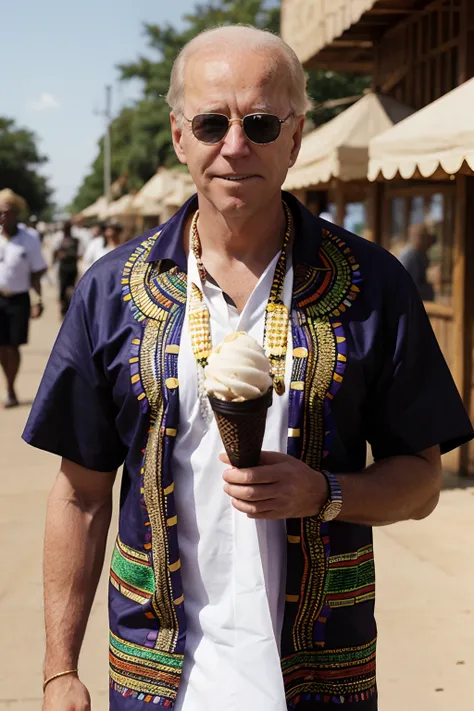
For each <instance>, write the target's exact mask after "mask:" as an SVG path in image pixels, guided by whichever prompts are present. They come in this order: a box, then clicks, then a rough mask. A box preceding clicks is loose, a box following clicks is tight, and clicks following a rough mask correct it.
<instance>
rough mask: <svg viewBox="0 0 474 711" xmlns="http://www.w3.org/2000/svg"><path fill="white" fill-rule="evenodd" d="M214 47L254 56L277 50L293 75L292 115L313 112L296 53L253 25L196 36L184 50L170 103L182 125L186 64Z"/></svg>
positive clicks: (176, 68)
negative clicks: (212, 45) (245, 52)
mask: <svg viewBox="0 0 474 711" xmlns="http://www.w3.org/2000/svg"><path fill="white" fill-rule="evenodd" d="M212 43H215V44H220V45H222V47H223V48H225V49H226V50H227V51H229V49H230V48H232V49H246V50H248V51H251V52H252V51H253V52H259V51H270V52H271V51H272V50H277V52H275V54H276V55H277V56H278V55H279V58H280V59H281V58H282V57H283V58H284V61H285V63H286V66H287V69H288V73H289V77H288V79H289V81H288V98H289V101H290V108H291V111H292V112H293V113H294V114H295V115H296V116H304V115H305V114H306V112H307V111H309V110H310V109H311V107H312V102H311V99H310V98H309V96H308V94H307V91H306V83H307V76H306V73H305V71H304V69H303V66H302V64H301V62H300V60H299V59H298V57H297V56H296V54H295V52H294V51H293V50H292V49H291V47H290V46H289V45H288V44H287V43H286V42H284V41H283V40H282V39H281V38H280V37H278V35H275V34H273V33H272V32H270V31H269V30H259V29H257V28H256V27H253V26H252V25H224V26H221V27H214V28H213V29H210V30H204V31H203V32H201V33H200V34H198V35H196V37H194V38H193V39H192V40H190V41H189V42H188V43H187V44H186V45H185V46H184V47H183V49H182V50H181V52H180V53H179V54H178V56H177V57H176V59H175V61H174V64H173V68H172V70H171V77H170V86H169V90H168V94H167V96H166V101H167V103H168V105H169V106H170V108H171V110H172V112H173V113H174V115H175V117H176V119H177V120H178V121H181V119H182V117H183V113H184V74H185V71H186V64H187V62H188V61H189V59H190V57H191V55H193V54H195V53H196V52H197V51H199V50H200V49H202V48H204V47H207V46H209V45H211V44H212ZM275 54H274V55H273V56H275Z"/></svg>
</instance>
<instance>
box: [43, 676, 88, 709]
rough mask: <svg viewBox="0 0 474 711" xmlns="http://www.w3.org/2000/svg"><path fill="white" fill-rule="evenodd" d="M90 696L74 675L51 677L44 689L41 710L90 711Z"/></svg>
mask: <svg viewBox="0 0 474 711" xmlns="http://www.w3.org/2000/svg"><path fill="white" fill-rule="evenodd" d="M90 709H91V697H90V696H89V692H88V691H87V689H86V687H85V686H84V684H83V683H82V682H81V681H79V679H78V678H77V677H75V676H63V677H59V678H58V679H53V680H52V681H51V682H50V683H49V684H48V686H47V687H46V689H45V692H44V700H43V711H90Z"/></svg>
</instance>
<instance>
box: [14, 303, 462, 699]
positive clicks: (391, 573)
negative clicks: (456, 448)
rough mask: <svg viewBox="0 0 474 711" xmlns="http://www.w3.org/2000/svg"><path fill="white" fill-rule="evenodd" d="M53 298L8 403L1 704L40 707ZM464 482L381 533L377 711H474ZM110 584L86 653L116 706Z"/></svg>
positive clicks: (95, 687) (102, 591) (85, 673)
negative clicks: (37, 430)
mask: <svg viewBox="0 0 474 711" xmlns="http://www.w3.org/2000/svg"><path fill="white" fill-rule="evenodd" d="M46 296H47V298H46V302H47V310H46V312H45V314H44V316H43V318H42V319H41V320H40V321H38V322H35V323H33V324H32V329H31V338H30V345H29V346H27V347H25V348H24V349H23V363H22V370H21V377H20V380H19V388H18V391H19V395H20V398H21V399H22V402H23V403H24V404H23V405H22V407H19V408H17V409H15V410H9V411H4V410H0V433H1V434H0V436H1V447H0V538H1V541H2V546H1V549H0V551H1V560H0V569H1V571H2V575H1V578H0V628H1V630H2V639H3V643H2V645H1V647H0V711H4V710H6V709H12V711H20V710H21V711H38V710H39V709H40V708H41V696H42V694H41V682H42V671H41V665H42V657H43V643H44V642H43V640H44V635H43V619H42V610H41V608H42V587H41V556H42V535H43V526H44V511H45V504H46V499H47V494H48V490H49V488H50V486H51V484H52V482H53V479H54V476H55V472H56V470H57V467H58V459H57V458H56V457H54V456H51V455H48V454H45V453H43V452H39V451H37V450H34V449H33V448H31V447H28V446H27V445H26V444H24V443H23V442H22V441H21V440H20V434H21V431H22V428H23V426H24V423H25V420H26V417H27V415H28V410H29V404H30V403H31V400H32V398H33V397H34V395H35V392H36V389H37V387H38V383H39V380H40V377H41V373H42V371H43V369H44V366H45V363H46V359H47V357H48V353H49V351H50V349H51V345H52V343H53V341H54V338H55V334H56V331H57V328H58V325H59V322H58V316H57V308H56V304H55V303H54V293H53V292H52V291H51V289H47V295H46ZM461 484H462V482H456V481H455V480H453V481H451V482H450V487H451V488H449V489H447V490H445V491H443V494H442V497H441V502H440V505H439V507H438V509H437V510H436V512H435V513H434V514H433V515H432V516H431V517H430V518H429V519H427V520H426V521H422V522H408V523H403V524H396V525H394V526H387V527H386V528H381V529H378V530H377V531H376V535H375V546H376V567H377V585H378V588H377V600H378V604H377V610H378V615H377V619H378V626H379V659H378V679H379V689H380V711H473V710H474V555H473V553H472V550H471V548H472V546H473V541H474V516H473V513H474V498H473V495H474V481H473V486H472V488H469V487H463V486H461ZM115 526H116V523H115V520H114V522H113V524H112V528H113V529H114V528H115ZM111 538H112V536H111ZM469 551H471V552H469ZM109 557H110V546H109V553H108V559H109ZM106 589H107V576H106V575H103V577H102V580H101V583H100V588H99V591H98V594H97V597H96V600H95V603H94V607H93V611H92V615H91V619H90V623H89V627H88V630H87V634H86V639H85V643H84V647H83V652H82V656H81V661H80V670H81V677H82V679H83V681H84V682H85V683H86V685H87V686H88V687H89V689H90V691H91V695H92V709H93V711H106V709H107V698H108V687H107V607H106ZM223 711H225V710H224V709H223Z"/></svg>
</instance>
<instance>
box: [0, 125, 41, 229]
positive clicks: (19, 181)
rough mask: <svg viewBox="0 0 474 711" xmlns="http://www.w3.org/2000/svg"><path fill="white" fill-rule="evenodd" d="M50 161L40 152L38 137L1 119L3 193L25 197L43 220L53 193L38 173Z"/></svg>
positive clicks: (0, 181) (0, 170) (0, 146)
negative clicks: (7, 192)
mask: <svg viewBox="0 0 474 711" xmlns="http://www.w3.org/2000/svg"><path fill="white" fill-rule="evenodd" d="M46 160H47V159H46V158H45V157H44V156H42V155H40V153H39V152H38V147H37V145H36V136H35V134H34V133H32V132H31V131H28V130H27V129H24V128H19V127H18V126H16V125H15V122H14V121H13V120H12V119H9V118H5V117H1V116H0V166H1V169H0V190H1V189H3V188H10V189H11V190H13V191H14V192H15V193H17V194H18V195H21V196H22V197H23V198H24V199H25V200H26V202H27V203H28V206H29V208H30V212H31V213H34V214H36V215H38V216H39V217H43V216H44V214H45V212H46V211H47V210H48V208H49V207H50V197H51V190H50V189H49V187H48V184H47V181H46V178H45V177H44V176H42V175H39V173H38V172H37V168H38V167H39V166H40V165H43V164H44V163H45V162H46Z"/></svg>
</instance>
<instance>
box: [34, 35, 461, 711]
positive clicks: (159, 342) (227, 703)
mask: <svg viewBox="0 0 474 711" xmlns="http://www.w3.org/2000/svg"><path fill="white" fill-rule="evenodd" d="M168 103H169V104H170V107H171V128H172V136H173V144H174V148H175V151H176V154H177V156H178V158H179V160H180V161H181V162H182V163H184V164H186V165H187V166H188V168H189V172H190V173H191V176H192V178H193V181H194V183H195V185H196V189H197V195H196V196H194V197H192V198H191V199H190V200H189V201H188V202H186V203H185V204H184V205H183V206H182V208H181V209H180V210H179V211H178V212H177V214H176V215H175V216H174V217H172V218H171V219H170V220H169V221H168V222H166V223H165V224H164V225H161V226H160V227H159V228H157V229H154V230H152V231H151V232H149V233H147V234H145V235H143V236H142V237H140V238H138V239H135V240H132V241H130V242H128V243H126V244H123V245H122V246H120V247H118V248H117V249H114V250H113V251H112V252H111V253H109V254H106V255H105V256H104V257H103V259H101V260H99V261H98V262H96V263H95V264H93V265H92V266H91V267H90V269H89V270H88V271H87V273H86V274H85V275H84V277H83V278H82V280H81V282H80V283H79V285H78V287H77V289H76V292H75V294H74V297H73V300H72V303H71V307H70V309H69V311H68V314H67V316H66V318H65V320H64V324H63V327H62V330H61V333H60V334H59V337H58V340H57V342H56V345H55V347H54V349H53V352H52V354H51V358H50V361H49V364H48V366H47V369H46V372H45V375H44V378H43V381H42V384H41V386H40V389H39V392H38V395H37V398H36V401H35V404H34V406H33V409H32V412H31V415H30V418H29V421H28V423H27V426H26V429H25V432H24V438H25V440H26V441H27V442H29V443H30V444H32V445H33V446H35V447H39V448H41V449H45V450H47V451H50V452H53V453H55V454H58V455H60V456H61V457H62V461H61V465H60V471H59V474H58V477H57V479H56V482H55V484H54V486H53V489H52V491H51V494H50V497H49V503H48V511H47V523H46V539H45V561H44V581H45V617H46V658H45V666H44V675H45V680H44V692H45V694H44V704H43V709H44V711H66V710H68V711H69V709H81V711H84V710H85V709H89V708H90V699H89V694H88V691H87V689H86V687H85V686H84V684H83V682H82V681H81V679H80V675H79V671H78V660H79V652H80V648H81V643H82V639H83V635H84V630H85V628H86V624H87V620H88V617H89V613H90V609H91V604H92V600H93V598H94V592H95V589H96V586H97V582H98V580H99V576H100V572H101V568H102V565H103V559H104V550H105V545H106V538H107V531H108V528H109V524H110V517H111V510H112V487H113V484H114V481H115V478H116V472H117V469H118V468H119V467H121V466H122V465H123V466H124V468H123V477H122V488H121V497H120V520H119V532H118V535H117V538H116V543H115V548H114V552H113V556H112V563H111V569H110V578H109V580H110V585H109V618H110V709H112V711H145V709H151V708H154V707H155V706H156V707H157V708H167V709H170V710H171V709H174V710H175V711H176V710H178V711H242V709H256V710H258V711H287V709H291V710H292V711H323V710H324V711H331V710H332V709H334V710H335V709H336V708H337V709H340V707H341V704H346V705H347V706H348V707H350V708H351V710H352V709H354V711H375V710H376V709H377V685H376V672H375V664H376V661H375V660H376V625H375V619H374V601H375V572H374V556H373V545H372V526H383V525H386V524H389V523H393V522H395V521H403V520H408V519H422V518H424V517H426V516H428V515H430V513H431V512H432V511H433V510H434V508H435V507H436V505H437V502H438V499H439V494H440V487H441V458H440V455H441V453H444V452H447V451H449V450H451V449H453V448H455V447H457V446H459V445H461V444H463V443H465V442H467V441H469V440H470V439H472V437H473V430H472V427H471V423H470V421H469V418H468V416H467V414H466V412H465V409H464V407H463V404H462V402H461V399H460V397H459V394H458V393H457V391H456V388H455V386H454V384H453V381H452V378H451V376H450V374H449V371H448V368H447V366H446V363H445V361H444V359H443V356H442V355H441V352H440V349H439V347H438V344H437V342H436V339H435V337H434V335H433V331H432V329H431V326H430V323H429V320H428V318H427V316H426V312H425V310H424V308H423V304H422V302H421V300H420V297H419V294H418V292H417V290H416V287H415V286H414V284H413V282H412V280H411V279H410V278H409V276H408V275H407V273H406V272H405V270H404V269H403V267H402V266H401V265H400V263H399V262H398V261H397V260H396V259H395V258H394V257H392V255H390V254H389V253H388V252H386V251H385V250H383V249H382V248H381V247H379V246H377V245H375V244H372V243H371V242H368V241H366V240H364V239H362V238H360V237H357V236H355V235H353V234H350V233H349V232H347V231H346V230H345V229H343V228H341V227H339V226H337V225H330V224H329V223H327V222H325V221H324V220H321V219H320V218H319V217H317V216H315V215H312V214H311V212H309V211H308V210H307V209H306V208H305V207H304V206H303V205H302V204H301V203H300V202H298V200H297V199H296V198H294V197H293V196H291V195H289V194H287V193H284V192H283V193H282V190H281V186H282V185H283V182H284V180H285V177H286V174H287V171H288V168H289V167H290V166H292V165H293V164H294V162H295V160H296V158H297V155H298V151H299V149H300V146H301V139H302V133H303V125H304V117H305V113H306V111H307V109H308V107H309V105H310V103H309V100H308V97H307V95H306V89H305V73H304V70H303V67H302V66H301V64H300V62H299V61H298V59H297V57H296V55H295V54H294V52H293V51H292V50H291V48H290V47H289V46H288V45H286V44H285V43H284V42H283V41H282V40H281V39H280V38H278V37H276V36H274V35H273V34H271V33H269V32H264V31H261V30H256V29H254V28H248V27H242V26H229V27H223V28H218V29H215V30H212V31H208V32H205V33H202V34H201V35H199V36H197V37H196V38H195V39H193V40H191V42H190V43H189V44H188V45H187V46H185V47H184V49H183V50H182V51H181V53H180V54H179V56H178V58H177V59H176V61H175V64H174V67H173V71H172V74H171V81H170V89H169V92H168ZM236 331H244V332H246V333H247V334H248V335H249V336H250V337H252V338H253V339H254V340H256V341H257V342H258V343H259V344H261V345H262V346H263V347H264V349H265V352H266V355H267V357H268V359H269V361H270V363H271V369H272V376H273V377H272V382H273V404H272V406H271V408H270V409H269V411H268V417H267V426H266V432H265V439H264V443H263V448H264V451H263V452H262V454H261V458H260V463H259V465H258V466H255V467H250V468H246V469H238V468H235V467H231V466H230V465H229V460H228V459H227V458H226V457H225V456H223V455H222V454H221V453H222V450H223V445H222V441H221V438H220V435H219V431H218V428H217V424H216V421H215V419H214V417H213V415H212V411H210V409H209V403H208V400H207V397H206V394H205V392H204V388H203V379H204V369H205V367H206V365H207V362H208V359H209V358H210V355H211V352H212V349H213V348H215V347H217V346H219V344H220V343H221V342H222V340H223V339H224V338H225V337H226V336H228V335H230V334H234V333H235V332H236ZM233 337H234V336H233ZM232 373H233V369H232V361H230V362H229V373H228V376H229V377H230V378H232V377H233V376H232ZM224 380H225V378H224ZM367 442H369V443H370V445H371V446H372V451H373V455H374V459H375V462H374V463H373V464H370V465H369V466H366V449H367ZM65 502H67V503H66V505H65ZM65 531H67V533H68V535H67V536H65ZM408 631H409V630H407V632H408Z"/></svg>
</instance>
